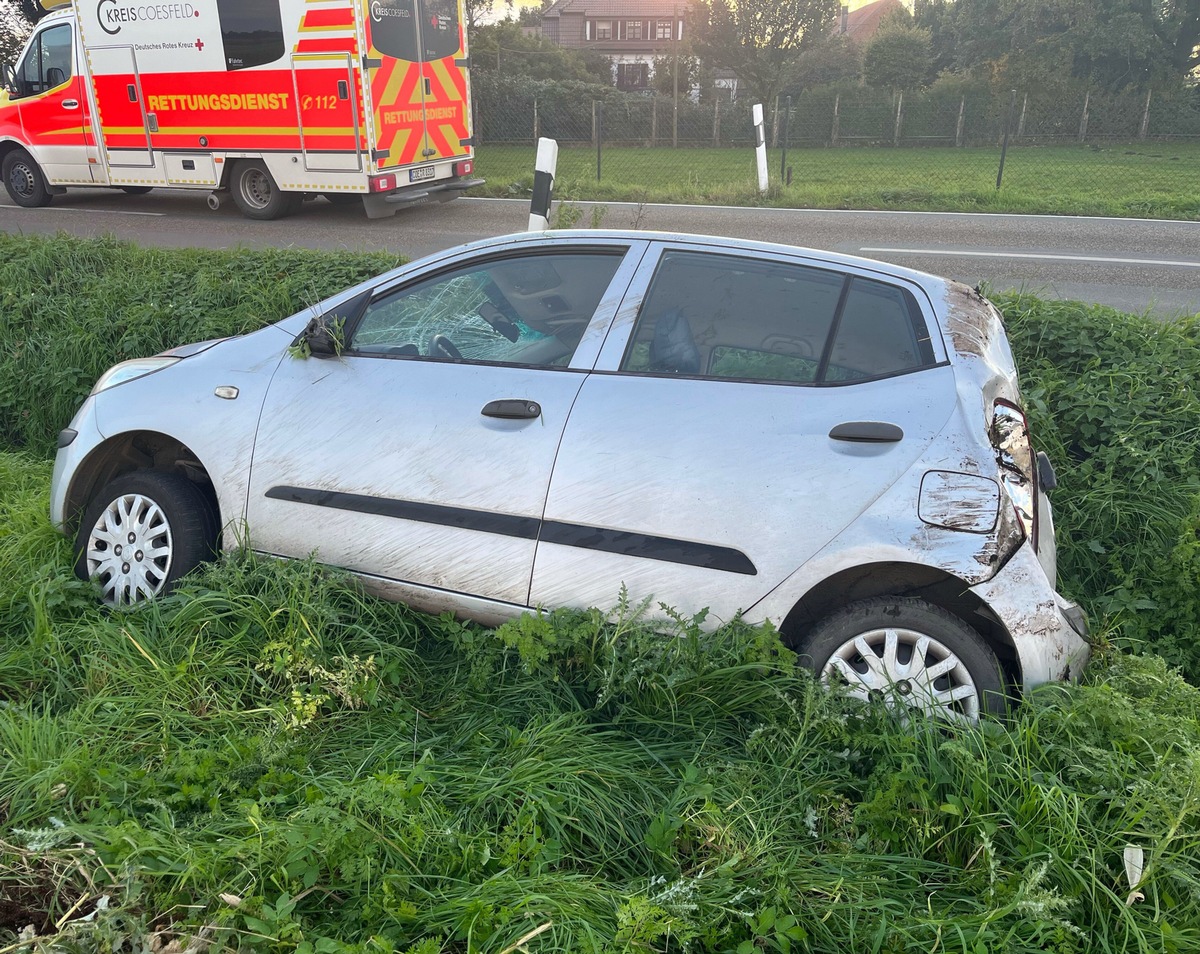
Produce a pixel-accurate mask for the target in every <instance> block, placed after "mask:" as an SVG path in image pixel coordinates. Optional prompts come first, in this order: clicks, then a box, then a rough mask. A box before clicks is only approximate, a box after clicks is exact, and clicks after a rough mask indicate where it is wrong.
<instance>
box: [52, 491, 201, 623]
mask: <svg viewBox="0 0 1200 954" xmlns="http://www.w3.org/2000/svg"><path fill="white" fill-rule="evenodd" d="M216 543H217V519H216V514H215V512H214V510H213V507H212V505H211V503H210V502H209V500H208V499H207V498H206V497H205V496H204V494H203V493H202V492H201V491H200V488H199V487H197V486H196V485H195V484H193V483H192V482H191V481H190V480H187V479H186V478H184V477H182V476H180V475H178V474H166V473H162V472H160V471H153V470H139V471H134V472H132V473H128V474H122V475H121V476H120V477H117V478H116V479H115V480H113V481H111V482H110V483H109V484H107V485H106V486H105V487H104V489H103V490H101V491H100V493H99V494H97V495H96V497H95V499H94V500H93V501H92V503H91V506H90V507H88V509H87V513H86V514H85V515H84V519H83V522H82V523H81V524H80V527H79V535H78V537H77V539H76V547H77V550H78V553H79V557H78V560H77V562H76V564H75V571H76V573H78V575H79V576H80V577H81V578H83V579H91V580H95V581H96V583H98V584H99V586H100V591H101V600H102V601H103V602H104V603H105V604H107V605H109V606H115V607H129V606H133V605H135V604H137V603H141V602H144V601H146V600H149V599H153V598H154V597H156V596H160V595H162V594H163V593H167V592H170V590H171V589H173V588H174V586H175V584H176V582H177V581H178V580H179V578H180V577H182V576H183V575H184V574H186V573H188V572H190V571H191V570H193V569H195V568H196V567H197V566H199V565H200V564H201V563H203V562H204V561H205V560H209V559H212V557H213V556H214V555H215V552H216Z"/></svg>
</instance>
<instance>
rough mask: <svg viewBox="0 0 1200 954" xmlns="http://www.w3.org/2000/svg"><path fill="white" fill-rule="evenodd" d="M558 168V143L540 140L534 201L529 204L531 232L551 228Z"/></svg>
mask: <svg viewBox="0 0 1200 954" xmlns="http://www.w3.org/2000/svg"><path fill="white" fill-rule="evenodd" d="M557 168H558V143H557V142H556V141H555V140H553V139H539V140H538V148H537V162H536V163H535V164H534V169H533V200H532V201H531V202H530V203H529V228H528V229H527V230H526V231H529V232H544V231H546V229H548V228H550V202H551V201H552V200H553V198H554V173H555V170H556V169H557Z"/></svg>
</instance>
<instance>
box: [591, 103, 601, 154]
mask: <svg viewBox="0 0 1200 954" xmlns="http://www.w3.org/2000/svg"><path fill="white" fill-rule="evenodd" d="M598 141H599V137H598V136H597V135H596V101H595V100H594V99H593V100H592V145H593V146H594V145H595V144H596V143H597V142H598Z"/></svg>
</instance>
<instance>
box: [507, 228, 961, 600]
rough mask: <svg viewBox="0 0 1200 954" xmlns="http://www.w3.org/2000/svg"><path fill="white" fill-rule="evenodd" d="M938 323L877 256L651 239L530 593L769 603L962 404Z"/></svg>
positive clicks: (553, 490) (589, 396)
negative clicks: (784, 254) (865, 266)
mask: <svg viewBox="0 0 1200 954" xmlns="http://www.w3.org/2000/svg"><path fill="white" fill-rule="evenodd" d="M934 327H936V326H935V325H934V324H933V323H932V314H931V312H930V311H929V305H928V302H927V301H922V300H921V295H920V290H919V289H917V288H915V287H907V286H905V285H903V284H902V283H901V284H897V283H895V282H894V281H892V280H887V281H884V280H881V278H880V276H878V275H873V274H871V273H870V272H868V271H863V270H862V269H855V268H842V267H832V268H831V267H830V266H829V265H828V264H824V263H820V262H813V261H806V260H805V259H803V258H801V257H798V256H797V257H794V258H780V257H779V256H778V255H776V256H773V257H767V256H765V255H763V254H761V253H758V252H753V251H744V250H739V249H736V248H727V247H718V246H714V245H710V244H705V243H685V242H680V243H664V244H655V245H653V246H652V247H651V250H650V252H649V253H648V254H647V255H646V256H645V258H644V260H643V264H642V266H641V268H640V269H639V271H638V274H637V276H636V277H635V279H634V282H633V284H632V285H631V287H630V291H629V295H628V297H627V300H626V304H624V305H622V308H621V310H620V311H619V313H618V315H617V318H616V320H615V321H614V324H613V328H612V331H611V332H610V334H609V336H608V339H607V341H606V343H605V346H604V350H603V352H602V353H601V356H600V360H599V361H598V363H597V366H596V371H595V372H594V373H593V374H592V375H590V376H589V377H588V379H587V380H586V381H585V382H584V384H583V387H582V389H581V390H580V393H579V396H578V398H577V400H576V402H575V408H574V410H573V411H572V413H571V419H570V422H569V424H568V426H567V429H566V432H565V434H564V436H563V441H562V447H561V449H560V451H559V454H558V462H557V464H556V465H555V469H554V475H553V479H552V480H551V484H550V491H549V495H548V497H547V501H546V512H545V518H544V521H543V527H542V535H541V539H540V542H539V544H538V549H537V556H536V560H535V565H534V574H533V583H532V589H531V594H530V595H531V601H532V602H533V603H534V604H537V605H541V604H545V605H556V604H563V603H566V604H573V605H598V606H611V605H612V604H613V603H614V602H615V600H616V599H617V596H618V591H619V589H620V587H621V586H622V584H624V585H626V586H627V587H628V589H629V595H630V597H631V598H633V599H635V600H640V599H642V598H645V597H651V596H652V597H653V598H654V599H655V600H656V601H663V602H665V603H667V604H668V605H671V606H674V607H676V608H678V609H680V610H681V611H686V612H694V611H697V610H699V609H701V608H703V607H706V606H707V607H710V608H711V610H712V611H713V613H715V614H716V615H717V616H718V617H719V618H723V619H728V618H730V617H731V616H733V615H734V614H735V613H736V612H737V611H738V610H739V609H742V608H746V607H749V606H751V605H753V604H754V603H756V602H757V601H758V600H759V599H761V598H762V597H763V596H764V595H765V594H766V593H768V592H769V591H770V590H771V589H772V588H773V587H774V586H776V585H777V584H778V583H779V582H781V581H782V580H783V579H785V578H786V577H787V576H788V575H789V574H790V573H791V572H793V571H794V570H795V569H796V568H797V567H798V566H800V565H801V564H803V563H804V562H805V561H806V560H808V559H809V558H810V557H811V556H812V555H813V554H815V553H816V552H817V551H818V550H820V549H821V548H822V547H824V546H825V545H826V544H828V543H829V542H830V540H832V539H833V538H834V537H835V536H836V535H837V534H838V532H839V531H840V530H842V529H843V528H844V527H846V526H847V525H848V524H849V523H851V522H852V521H853V520H854V519H855V518H856V517H858V516H859V514H861V513H862V512H863V511H864V510H865V509H866V508H867V507H868V506H869V505H870V504H871V503H872V501H874V500H875V499H876V498H878V497H879V495H880V494H882V493H883V492H884V491H885V490H886V489H887V488H888V487H889V486H891V485H892V483H893V482H895V481H896V480H897V479H898V478H899V477H900V475H901V474H903V473H904V472H905V471H906V470H908V469H909V468H910V467H911V466H912V465H913V463H914V461H916V460H917V458H918V457H919V456H920V455H921V453H922V452H923V451H924V450H925V448H926V447H927V446H928V445H929V443H930V442H931V441H932V440H933V438H934V437H935V435H936V434H937V433H938V432H939V430H940V429H941V428H942V426H943V425H944V423H945V422H946V420H947V419H948V417H949V415H950V414H951V413H952V411H953V408H954V406H955V393H954V380H953V376H952V372H951V369H950V368H949V366H948V365H947V362H946V355H945V352H944V350H943V346H942V344H941V341H940V338H939V337H938V336H937V335H933V336H931V335H930V334H929V333H928V329H929V328H934ZM913 506H914V508H915V507H916V501H913Z"/></svg>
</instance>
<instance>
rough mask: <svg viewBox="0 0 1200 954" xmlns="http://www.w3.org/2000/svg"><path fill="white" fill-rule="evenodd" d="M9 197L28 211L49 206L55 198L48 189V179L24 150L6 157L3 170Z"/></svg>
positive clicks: (16, 151) (13, 152)
mask: <svg viewBox="0 0 1200 954" xmlns="http://www.w3.org/2000/svg"><path fill="white" fill-rule="evenodd" d="M2 172H3V175H4V188H5V191H7V192H8V197H9V198H10V199H12V200H13V201H14V202H15V203H17V205H19V206H23V207H24V208H26V209H38V208H41V207H42V206H44V205H49V204H50V200H51V199H53V198H54V197H53V196H52V195H51V194H50V190H49V189H48V188H47V187H46V177H45V176H44V175H42V170H41V169H40V168H39V167H38V164H37V163H36V162H34V161H33V157H32V156H31V155H29V153H27V152H26V151H25V150H24V149H14V150H13V151H12V152H10V153H9V154H8V155H7V156H5V157H4V164H3V169H2Z"/></svg>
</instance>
